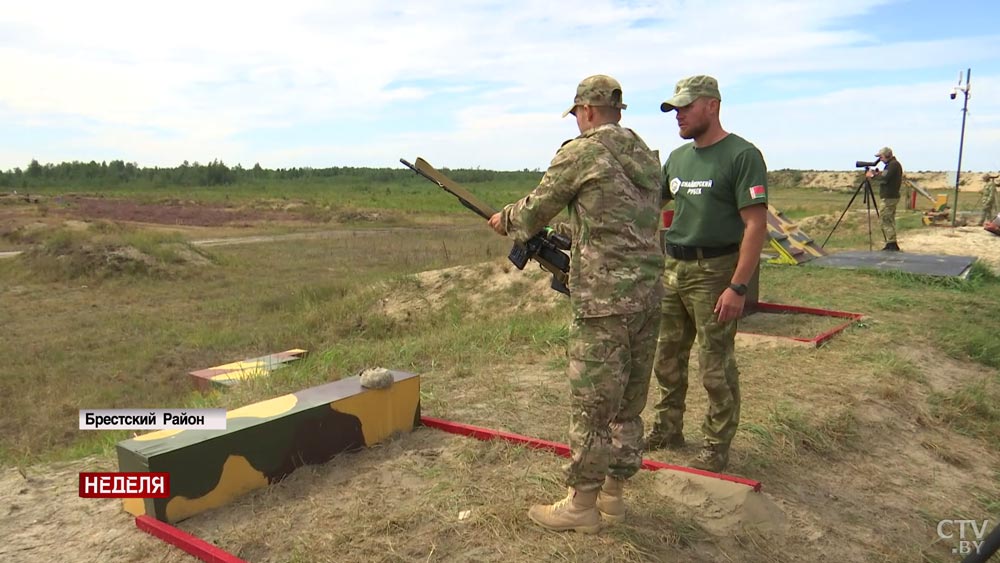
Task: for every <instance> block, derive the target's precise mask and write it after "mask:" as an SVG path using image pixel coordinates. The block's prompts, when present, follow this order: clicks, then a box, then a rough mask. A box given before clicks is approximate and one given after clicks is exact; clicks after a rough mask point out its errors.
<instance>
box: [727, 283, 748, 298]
mask: <svg viewBox="0 0 1000 563" xmlns="http://www.w3.org/2000/svg"><path fill="white" fill-rule="evenodd" d="M729 289H731V290H733V291H735V292H736V295H746V294H747V284H745V283H731V284H729Z"/></svg>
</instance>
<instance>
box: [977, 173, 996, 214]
mask: <svg viewBox="0 0 1000 563" xmlns="http://www.w3.org/2000/svg"><path fill="white" fill-rule="evenodd" d="M979 208H980V209H982V210H983V212H982V214H981V215H980V217H979V223H980V224H982V223H985V222H987V221H991V220H993V218H994V217H996V216H997V214H998V213H1000V202H997V187H996V184H994V183H993V182H992V181H989V182H986V185H985V186H983V194H982V197H980V198H979Z"/></svg>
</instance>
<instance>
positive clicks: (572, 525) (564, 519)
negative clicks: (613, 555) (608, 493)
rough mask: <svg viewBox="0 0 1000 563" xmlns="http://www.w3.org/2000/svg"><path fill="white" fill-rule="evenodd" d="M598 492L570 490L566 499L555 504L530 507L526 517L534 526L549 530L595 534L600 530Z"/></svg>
mask: <svg viewBox="0 0 1000 563" xmlns="http://www.w3.org/2000/svg"><path fill="white" fill-rule="evenodd" d="M598 492H599V491H577V490H575V489H573V488H570V489H569V494H568V495H566V498H564V499H562V500H561V501H559V502H557V503H555V504H536V505H534V506H532V507H531V509H530V510H528V517H529V518H531V519H532V520H533V521H534V522H535V524H538V525H539V526H541V527H543V528H547V529H549V530H555V531H557V532H563V531H568V530H574V531H577V532H580V533H583V534H596V533H597V532H598V531H600V529H601V513H600V512H598V510H597V493H598Z"/></svg>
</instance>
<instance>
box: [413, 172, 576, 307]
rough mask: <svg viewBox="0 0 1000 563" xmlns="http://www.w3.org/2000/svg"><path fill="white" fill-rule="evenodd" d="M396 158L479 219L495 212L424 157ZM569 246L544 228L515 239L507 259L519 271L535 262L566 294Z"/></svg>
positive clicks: (569, 243)
mask: <svg viewBox="0 0 1000 563" xmlns="http://www.w3.org/2000/svg"><path fill="white" fill-rule="evenodd" d="M399 161H400V162H402V163H403V164H404V165H406V167H407V168H409V169H410V170H413V171H414V172H416V173H417V174H419V175H421V176H423V177H424V178H426V179H428V180H430V181H431V182H433V183H435V184H437V186H438V187H439V188H441V189H443V190H444V191H446V192H448V193H450V194H451V195H453V196H455V197H457V198H458V201H460V202H461V203H462V205H464V206H465V207H467V208H469V209H471V210H472V211H473V212H474V213H476V214H477V215H479V216H480V217H482V218H483V219H486V220H487V221H488V220H489V219H490V217H492V216H493V215H494V214H495V213H496V210H495V209H493V208H492V207H491V206H490V205H489V204H487V203H485V202H483V201H480V200H479V199H478V198H477V197H476V196H474V195H473V194H472V193H471V192H469V191H468V190H466V189H465V188H463V187H462V186H459V185H458V184H456V183H455V182H454V181H453V180H452V179H451V178H448V177H447V176H445V175H444V174H442V173H441V172H439V171H438V170H437V169H435V168H434V167H433V166H431V165H430V163H428V162H427V161H426V160H424V159H422V158H420V157H417V163H416V164H415V165H414V164H410V163H409V162H407V161H406V160H404V159H402V158H401V159H399ZM570 245H571V241H570V240H569V239H568V238H566V237H565V236H563V235H560V234H558V233H556V232H555V231H553V230H552V229H550V228H549V227H546V228H545V229H542V230H541V231H539V232H538V233H536V234H535V236H533V237H531V238H530V239H528V240H527V241H525V242H524V244H521V243H519V242H515V243H514V246H513V247H512V248H511V249H510V254H509V255H508V256H507V258H508V259H509V260H510V261H511V263H513V264H514V266H516V267H517V269H518V270H523V269H524V267H525V266H526V265H527V264H528V260H534V261H535V262H538V265H539V266H541V267H542V269H543V270H546V271H548V272H549V273H551V274H552V283H551V284H550V287H552V289H554V290H556V291H558V292H559V293H564V294H566V295H569V287H568V286H567V282H568V281H569V256H567V255H566V252H565V251H567V250H569V249H570Z"/></svg>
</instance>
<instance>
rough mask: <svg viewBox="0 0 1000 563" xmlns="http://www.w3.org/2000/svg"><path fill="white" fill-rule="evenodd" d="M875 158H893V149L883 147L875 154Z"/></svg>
mask: <svg viewBox="0 0 1000 563" xmlns="http://www.w3.org/2000/svg"><path fill="white" fill-rule="evenodd" d="M875 156H892V149H890V148H889V147H882V148H880V149H879V150H878V152H877V153H875Z"/></svg>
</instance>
